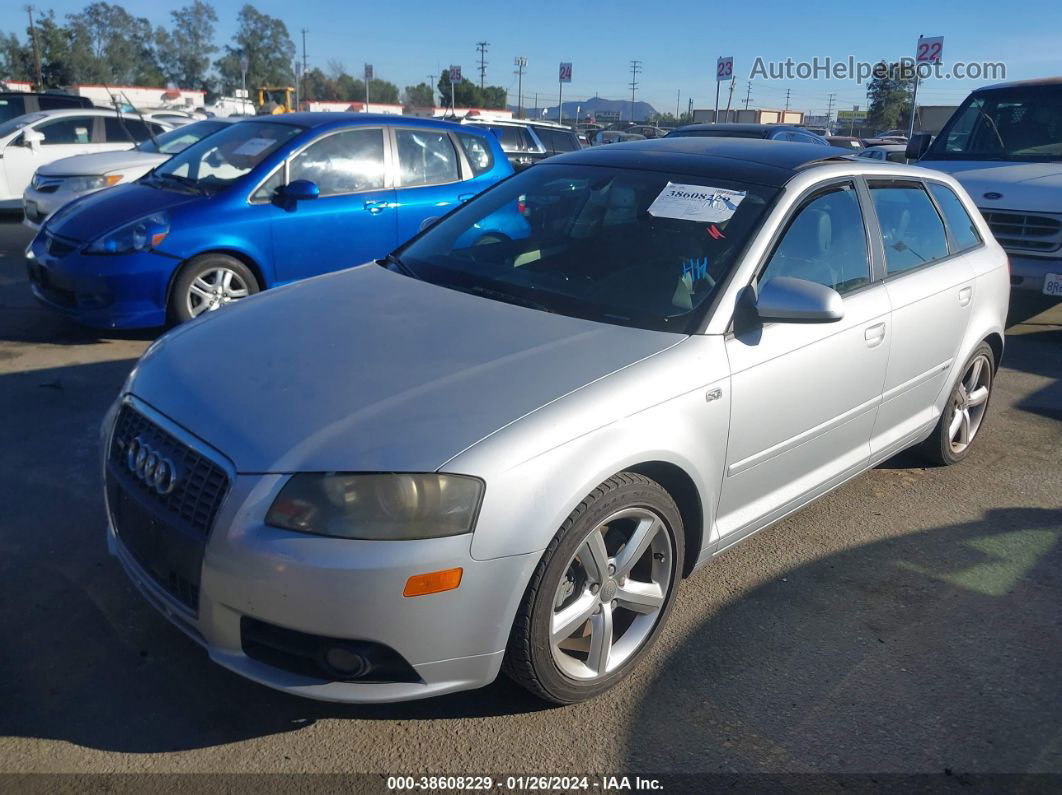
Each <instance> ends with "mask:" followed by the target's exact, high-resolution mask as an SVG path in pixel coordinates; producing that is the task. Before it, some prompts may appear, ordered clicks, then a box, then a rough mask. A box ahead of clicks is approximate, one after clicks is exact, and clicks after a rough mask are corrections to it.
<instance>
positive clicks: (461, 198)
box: [457, 193, 476, 204]
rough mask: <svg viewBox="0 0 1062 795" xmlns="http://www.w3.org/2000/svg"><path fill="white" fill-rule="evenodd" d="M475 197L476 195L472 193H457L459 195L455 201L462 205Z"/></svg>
mask: <svg viewBox="0 0 1062 795" xmlns="http://www.w3.org/2000/svg"><path fill="white" fill-rule="evenodd" d="M475 197H476V194H474V193H459V194H457V200H458V201H459V202H461V203H462V204H464V203H465V202H466V201H468V200H469V199H474V198H475Z"/></svg>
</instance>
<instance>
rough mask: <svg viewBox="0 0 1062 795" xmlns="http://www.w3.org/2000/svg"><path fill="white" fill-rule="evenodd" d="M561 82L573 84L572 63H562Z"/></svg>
mask: <svg viewBox="0 0 1062 795" xmlns="http://www.w3.org/2000/svg"><path fill="white" fill-rule="evenodd" d="M560 81H561V82H562V83H570V82H572V65H571V64H570V63H562V64H561V65H560Z"/></svg>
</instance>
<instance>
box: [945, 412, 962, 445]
mask: <svg viewBox="0 0 1062 795" xmlns="http://www.w3.org/2000/svg"><path fill="white" fill-rule="evenodd" d="M961 427H962V410H961V409H958V408H956V409H955V416H954V417H952V418H951V425H949V426H948V438H949V439H951V440H952V441H953V442H957V441H958V439H959V429H960V428H961Z"/></svg>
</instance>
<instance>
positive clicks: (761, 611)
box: [626, 508, 1062, 773]
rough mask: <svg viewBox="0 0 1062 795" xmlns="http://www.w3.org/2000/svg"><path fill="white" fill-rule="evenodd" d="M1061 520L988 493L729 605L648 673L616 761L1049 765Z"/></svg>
mask: <svg viewBox="0 0 1062 795" xmlns="http://www.w3.org/2000/svg"><path fill="white" fill-rule="evenodd" d="M1060 534H1062V510H1057V511H1055V510H1044V509H1028V508H1013V509H1007V508H1002V509H994V510H990V511H988V512H987V513H986V514H985V515H984V517H983V518H982V519H981V520H979V521H975V522H968V523H963V524H957V525H952V526H947V527H940V528H936V529H934V530H930V531H927V532H922V533H917V534H913V535H906V536H901V537H898V538H892V539H889V540H885V541H881V542H877V543H873V544H870V545H867V546H862V547H858V548H854V549H848V550H844V551H842V552H839V553H837V554H833V555H830V556H828V557H824V558H822V559H819V560H816V561H814V562H812V563H810V564H808V565H805V566H803V567H800V568H796V569H793V570H790V571H789V572H787V573H786V575H785V577H784V578H779V579H778V580H776V581H774V582H769V583H767V584H764V585H762V586H760V587H758V588H756V589H755V590H753V591H752V592H751V593H748V594H746V595H743V596H741V597H740V598H739V599H737V600H735V601H733V602H731V603H729V604H726V605H725V606H723V607H722V608H721V609H719V610H718V611H717V612H714V613H713V614H712V615H711V616H710V617H709V618H708V619H707V620H706V621H704V622H703V623H702V624H701V625H700V626H699V627H697V628H696V629H695V630H694V631H693V632H692V633H691V634H689V635H687V636H686V637H685V639H684V640H683V641H682V642H681V643H680V644H679V645H677V648H676V649H675V650H674V651H673V652H672V653H670V655H669V657H668V659H666V661H665V663H664V664H663V665H662V666H660V668H659V670H661V671H663V674H662V675H661V676H659V677H658V678H656V679H655V680H654V681H653V682H651V684H649V686H648V687H647V688H645V690H644V692H643V694H642V696H641V703H640V705H639V707H638V708H637V709H636V710H635V717H634V718H633V719H632V721H631V724H630V725H631V727H632V728H631V734H630V735H629V736H628V738H627V755H626V767H627V768H629V769H632V770H662V769H663V770H668V771H670V772H683V771H689V772H705V771H719V772H730V771H742V772H744V771H756V770H762V769H763V768H762V765H763V762H764V760H768V762H769V765H770V769H771V771H772V772H780V771H804V772H843V771H849V772H867V771H876V772H888V771H901V772H902V771H913V770H914V771H917V770H922V771H925V772H935V773H942V772H944V768H945V767H948V768H949V769H954V770H963V771H968V772H972V771H979V770H981V771H985V770H987V771H992V772H1002V771H1014V772H1025V771H1030V772H1035V771H1038V770H1048V771H1057V770H1059V769H1060V765H1062V745H1060V744H1059V741H1058V740H1059V735H1060V731H1062V714H1060V713H1059V710H1058V705H1059V703H1062V677H1060V676H1059V673H1058V663H1057V650H1058V648H1059V647H1060V646H1059V644H1060V643H1062V625H1060V622H1059V621H1058V615H1059V613H1058V605H1059V604H1062V585H1060V582H1059V578H1058V571H1059V569H1060V567H1062V549H1060V547H1059V544H1058V541H1059V536H1060ZM702 576H703V575H702ZM708 576H710V575H708ZM974 623H976V625H977V629H976V630H974V629H973V628H972V624H974ZM986 625H987V626H986ZM737 638H740V639H741V640H740V642H735V639H737ZM986 639H987V640H986ZM986 715H988V716H991V719H990V720H989V721H987V722H986V721H985V720H984V719H983V716H986ZM679 718H680V719H679ZM915 726H917V730H912V727H915ZM661 749H667V751H666V753H665V754H662V753H661Z"/></svg>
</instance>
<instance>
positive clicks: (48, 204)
mask: <svg viewBox="0 0 1062 795" xmlns="http://www.w3.org/2000/svg"><path fill="white" fill-rule="evenodd" d="M78 195H79V194H74V193H70V192H69V191H62V190H56V191H51V192H48V193H43V192H41V191H39V190H35V189H34V188H26V192H25V193H23V194H22V223H23V224H24V225H25V226H28V227H29V228H30V229H34V230H37V231H39V230H40V228H41V224H43V223H44V222H45V221H46V220H47V219H48V216H50V215H51V214H52V213H54V212H55V211H56V210H58V209H59V208H60V207H62V206H63V205H64V204H66V203H67V202H70V201H73V200H74V199H76V198H77V197H78Z"/></svg>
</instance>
